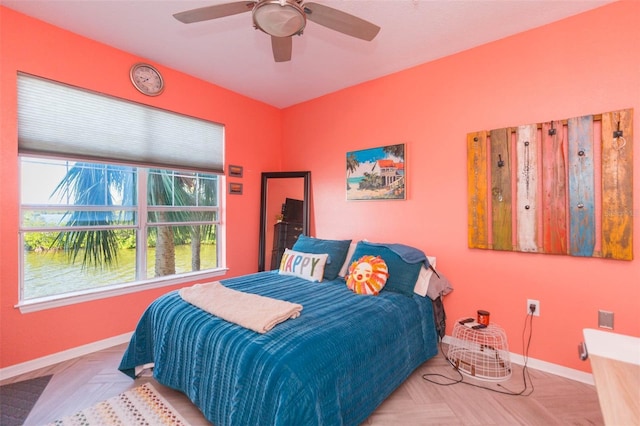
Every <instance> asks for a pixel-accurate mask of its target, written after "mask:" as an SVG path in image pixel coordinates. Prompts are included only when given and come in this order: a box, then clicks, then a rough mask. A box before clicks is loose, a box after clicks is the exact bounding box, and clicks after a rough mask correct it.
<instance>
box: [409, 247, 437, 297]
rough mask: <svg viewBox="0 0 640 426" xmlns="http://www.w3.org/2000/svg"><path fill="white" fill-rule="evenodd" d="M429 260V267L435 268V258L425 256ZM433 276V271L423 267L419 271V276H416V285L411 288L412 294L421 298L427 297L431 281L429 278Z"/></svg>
mask: <svg viewBox="0 0 640 426" xmlns="http://www.w3.org/2000/svg"><path fill="white" fill-rule="evenodd" d="M427 259H428V260H429V265H431V266H433V267H434V268H435V267H436V258H435V257H431V256H427ZM432 275H433V270H432V269H431V268H425V267H424V266H423V267H422V268H421V269H420V274H419V275H418V279H417V280H416V285H415V286H414V287H413V292H414V293H415V294H418V295H420V296H422V297H425V296H426V295H427V291H428V290H429V281H430V280H431V276H432Z"/></svg>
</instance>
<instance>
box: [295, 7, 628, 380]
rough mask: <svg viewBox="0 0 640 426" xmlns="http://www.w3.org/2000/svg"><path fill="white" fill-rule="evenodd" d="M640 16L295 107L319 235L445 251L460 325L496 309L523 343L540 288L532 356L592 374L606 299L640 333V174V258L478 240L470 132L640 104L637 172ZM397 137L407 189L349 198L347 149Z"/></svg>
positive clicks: (515, 340)
mask: <svg viewBox="0 0 640 426" xmlns="http://www.w3.org/2000/svg"><path fill="white" fill-rule="evenodd" d="M639 17H640V2H632V1H628V2H627V1H625V2H619V3H614V4H611V5H608V6H605V7H602V8H599V9H596V10H593V11H591V12H587V13H584V14H581V15H578V16H575V17H572V18H570V19H566V20H563V21H560V22H557V23H554V24H551V25H547V26H544V27H541V28H538V29H535V30H532V31H528V32H526V33H522V34H519V35H516V36H513V37H509V38H506V39H503V40H500V41H497V42H494V43H491V44H488V45H485V46H481V47H478V48H475V49H472V50H469V51H465V52H462V53H459V54H457V55H454V56H450V57H447V58H444V59H441V60H438V61H434V62H431V63H427V64H424V65H421V66H418V67H415V68H412V69H409V70H406V71H403V72H399V73H396V74H393V75H390V76H387V77H385V78H381V79H377V80H374V81H371V82H368V83H365V84H362V85H358V86H355V87H352V88H349V89H346V90H343V91H340V92H337V93H334V94H331V95H328V96H324V97H322V98H319V99H316V100H313V101H310V102H306V103H303V104H299V105H296V106H293V107H290V108H288V109H286V110H285V111H284V125H283V129H284V130H283V131H284V139H283V144H284V151H285V152H287V153H291V155H290V156H288V157H287V158H286V159H285V162H284V167H285V169H300V170H305V169H309V170H311V171H312V189H313V209H314V210H313V211H314V215H315V234H316V236H318V237H326V238H329V237H331V238H354V239H359V238H368V239H370V240H373V241H385V242H402V243H406V244H411V245H415V246H417V247H420V248H423V249H424V250H425V251H426V252H427V254H429V255H434V256H437V258H438V266H439V268H440V269H441V271H443V272H444V273H445V274H446V275H447V276H448V277H449V279H450V280H451V282H452V283H453V285H454V286H455V291H454V292H453V293H452V294H451V295H450V296H448V297H447V300H446V308H447V313H448V316H449V324H448V334H451V328H452V325H451V324H452V322H453V321H452V320H454V319H456V318H459V317H462V316H469V315H474V313H475V312H476V310H477V309H486V310H489V311H490V312H491V319H492V321H495V322H496V323H498V324H500V325H502V326H503V327H504V328H505V329H506V331H507V334H508V336H509V343H510V346H509V349H510V350H511V351H512V352H515V353H519V354H522V353H523V349H522V344H521V334H522V327H523V324H524V320H525V316H526V301H527V299H528V298H531V299H538V300H539V301H540V312H541V316H540V317H539V318H538V317H536V318H535V321H534V325H533V332H534V335H533V340H532V347H531V351H530V354H529V355H530V356H531V357H533V358H536V359H539V360H543V361H546V362H550V363H554V364H559V365H562V366H566V367H569V368H575V369H578V370H583V371H588V370H589V363H585V362H581V361H579V360H578V355H577V349H576V347H577V344H578V343H579V342H580V341H582V329H583V328H585V327H597V312H598V309H605V310H610V311H613V312H614V313H615V331H616V332H620V333H625V334H631V335H635V336H639V335H640V252H639V251H638V249H637V247H638V246H640V223H639V222H638V218H640V184H636V185H635V187H634V198H635V203H634V216H635V219H636V220H635V229H634V240H635V243H636V245H635V247H636V248H635V250H634V258H635V260H633V261H630V262H627V261H614V260H604V259H598V258H586V259H585V258H572V257H569V256H554V255H542V254H525V253H516V252H494V251H483V250H472V249H469V248H467V193H466V184H467V180H466V179H467V172H466V155H467V153H466V134H467V133H469V132H472V131H477V130H490V129H494V128H501V127H507V126H517V125H520V124H527V123H538V122H543V121H548V120H552V119H563V118H570V117H575V116H580V115H583V114H591V113H594V114H597V113H601V112H607V111H614V110H617V109H623V108H634V109H635V112H636V117H635V125H634V133H635V134H636V137H635V142H634V145H635V151H636V153H635V159H634V168H635V176H636V177H637V176H638V173H640V150H638V139H639V137H638V135H640V132H639V130H640V50H639V49H638V46H640V19H639ZM396 143H405V144H406V150H407V160H406V169H407V175H408V184H407V185H408V198H407V200H406V201H386V202H385V201H377V202H362V201H360V202H346V201H345V195H344V194H345V192H344V191H345V189H344V188H345V176H346V170H345V158H346V155H345V154H346V152H347V151H353V150H357V149H363V148H369V147H375V146H381V145H389V144H396ZM634 180H635V182H636V183H637V182H638V181H637V178H636V179H634Z"/></svg>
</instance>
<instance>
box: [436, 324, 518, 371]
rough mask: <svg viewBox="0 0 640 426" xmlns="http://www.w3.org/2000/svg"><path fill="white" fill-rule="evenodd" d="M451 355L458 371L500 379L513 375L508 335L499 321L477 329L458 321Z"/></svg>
mask: <svg viewBox="0 0 640 426" xmlns="http://www.w3.org/2000/svg"><path fill="white" fill-rule="evenodd" d="M447 358H448V359H449V361H450V362H451V364H452V365H453V366H454V367H455V368H456V369H458V371H460V372H461V373H463V374H465V375H467V376H470V377H474V378H476V379H481V380H488V381H496V382H500V381H504V380H507V379H508V378H509V377H511V362H510V361H509V346H508V344H507V335H506V334H505V332H504V330H503V329H502V328H501V327H500V326H499V325H497V324H493V323H491V324H489V326H488V327H487V328H483V329H478V330H475V329H473V328H471V327H468V326H466V325H463V324H460V323H459V322H456V324H455V326H454V327H453V336H452V339H451V343H450V344H449V351H448V353H447Z"/></svg>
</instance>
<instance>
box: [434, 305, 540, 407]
mask: <svg viewBox="0 0 640 426" xmlns="http://www.w3.org/2000/svg"><path fill="white" fill-rule="evenodd" d="M527 320H529V321H528V323H529V324H528V329H529V335H528V336H527ZM532 336H533V312H529V313H528V314H527V317H526V318H525V320H524V327H523V328H522V347H523V349H524V355H523V358H524V364H523V366H522V382H523V389H522V390H521V391H519V392H514V391H512V390H509V389H508V388H506V387H505V386H503V385H501V384H500V383H498V386H499V387H501V388H503V389H504V390H500V389H493V388H489V387H487V386H481V385H477V384H475V383H470V382H466V381H465V380H464V376H463V375H462V373H461V372H460V370H459V369H458V368H457V367H456V366H455V365H454V364H453V362H451V360H450V359H449V358H447V356H446V355H445V353H444V351H443V350H442V340H440V343H439V345H438V346H439V349H440V353H441V354H442V356H443V357H444V359H446V360H447V362H448V363H449V364H450V365H451V366H452V367H453V369H454V370H455V371H456V372H457V373H458V378H453V377H448V376H445V375H444V374H439V373H425V374H423V375H422V378H423V379H424V380H426V381H427V382H430V383H433V384H436V385H438V386H451V385H457V384H458V383H462V384H464V385H469V386H473V387H476V388H480V389H486V390H489V391H491V392H496V393H500V394H503V395H511V396H529V395H531V394H532V393H533V391H534V387H533V382H532V381H531V376H530V375H529V370H528V368H527V363H528V362H529V348H530V346H531V337H532ZM525 342H526V343H525ZM436 377H437V378H439V379H434V378H436ZM441 380H445V381H446V382H442V381H441ZM527 381H528V383H527ZM529 386H530V388H529Z"/></svg>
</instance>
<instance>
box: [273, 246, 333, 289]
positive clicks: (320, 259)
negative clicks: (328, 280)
mask: <svg viewBox="0 0 640 426" xmlns="http://www.w3.org/2000/svg"><path fill="white" fill-rule="evenodd" d="M328 256H329V255H328V254H326V253H324V254H312V253H302V252H297V251H293V250H289V249H285V250H284V254H283V255H282V260H281V261H280V270H279V273H280V274H282V275H292V276H295V277H299V278H303V279H305V280H307V281H311V282H320V281H322V275H323V274H324V267H325V264H326V263H327V257H328Z"/></svg>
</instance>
